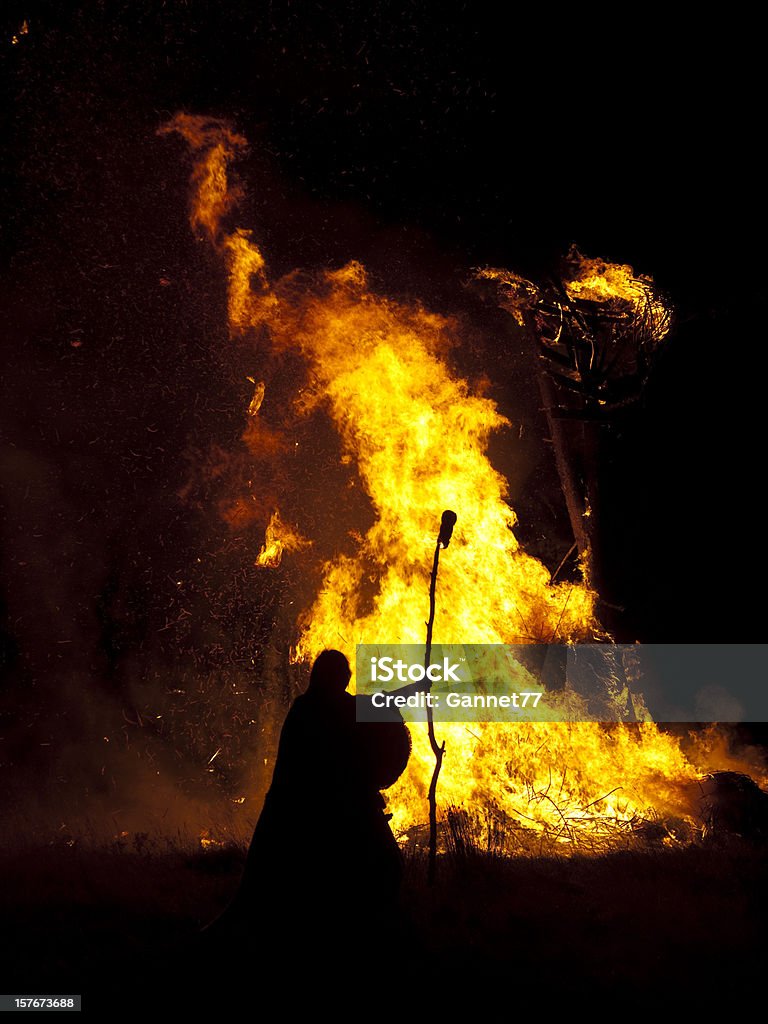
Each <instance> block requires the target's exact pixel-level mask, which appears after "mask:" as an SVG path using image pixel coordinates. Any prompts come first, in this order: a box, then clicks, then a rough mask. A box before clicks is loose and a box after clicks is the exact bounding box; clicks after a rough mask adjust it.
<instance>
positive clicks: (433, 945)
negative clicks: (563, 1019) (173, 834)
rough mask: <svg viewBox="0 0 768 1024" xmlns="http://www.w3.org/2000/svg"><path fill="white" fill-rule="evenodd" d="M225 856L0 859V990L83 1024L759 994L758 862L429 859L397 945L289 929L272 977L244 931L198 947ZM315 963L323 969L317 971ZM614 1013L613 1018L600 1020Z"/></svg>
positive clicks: (214, 906)
mask: <svg viewBox="0 0 768 1024" xmlns="http://www.w3.org/2000/svg"><path fill="white" fill-rule="evenodd" d="M241 857H242V854H241V853H240V855H239V856H238V853H237V852H234V853H233V852H228V851H224V852H215V853H206V854H195V855H185V854H184V853H183V852H182V851H181V849H180V848H178V849H176V850H170V851H168V852H166V853H159V852H156V851H155V852H152V851H149V852H147V851H145V852H143V853H137V852H136V851H135V850H123V851H118V850H117V849H113V850H109V849H104V850H102V851H101V852H90V853H89V852H87V851H83V850H77V849H75V850H68V851H65V852H64V853H62V852H61V851H60V850H53V849H49V850H37V851H34V853H33V854H32V855H31V856H27V857H24V858H19V857H10V858H9V857H8V855H5V856H4V858H3V863H2V873H3V878H4V880H5V881H6V883H8V884H9V895H6V897H5V898H4V900H3V919H4V928H3V945H2V963H3V969H2V977H3V979H4V984H5V987H6V989H7V988H8V985H9V983H11V982H12V989H13V990H14V991H18V992H21V991H22V990H25V991H26V990H27V989H28V990H29V991H35V992H53V991H57V992H75V991H77V992H78V993H80V992H82V993H83V996H84V1009H85V1010H90V1011H95V1010H96V1009H97V1008H98V1009H99V1010H101V1011H102V1012H103V1011H107V1010H112V1011H113V1012H114V1010H115V1009H116V1007H118V1006H119V1007H121V1008H122V1009H123V1010H127V1009H129V1008H130V1009H131V1010H133V1009H136V1010H142V1011H144V1012H146V1010H147V1009H148V1007H149V1006H150V1005H155V1006H157V1007H158V1008H159V1007H162V1009H163V1010H164V1011H166V1012H173V1011H174V1008H175V1010H176V1011H178V1010H179V1009H180V1008H182V1007H183V1008H185V1009H192V1008H194V1009H195V1010H196V1011H197V1012H202V1011H203V1009H205V1010H208V1011H210V1012H212V1013H220V1012H225V1011H226V1010H232V1009H233V1008H234V1007H236V1006H237V1004H239V1003H242V1002H245V1003H247V1004H250V1005H252V1006H255V1005H258V1004H259V1001H260V1000H262V999H264V998H266V996H267V995H268V994H271V995H274V996H276V997H277V998H278V1000H279V1005H282V1006H283V1007H284V1008H285V1009H286V1011H287V1010H288V1009H290V1008H291V1007H297V1008H298V1007H299V1006H301V1005H305V1004H309V1003H316V1004H318V1006H322V1005H327V1006H328V1007H335V1008H336V1009H337V1010H338V1011H339V1012H345V1011H349V1012H354V1011H355V1010H356V1009H357V1010H358V1011H362V1010H363V1009H365V1008H366V1007H369V1008H370V1009H372V1007H373V1006H374V1005H376V1004H378V1003H379V1001H380V1000H386V1002H387V1005H388V1006H389V1007H390V1008H391V1010H392V1012H398V1013H402V1012H408V1011H409V1009H410V1011H413V1010H414V1009H415V1008H417V1007H419V1006H423V1005H424V1002H423V1001H424V998H425V995H426V994H427V993H430V998H434V999H435V1001H436V1005H437V1006H438V1007H440V1008H441V1010H443V1011H450V1010H451V1009H453V1010H455V1009H456V1008H458V1007H466V1008H471V1007H472V1005H474V1006H475V1008H476V1010H477V1011H478V1012H481V1013H487V1012H489V1011H494V1012H495V1011H505V1010H506V1011H509V1010H510V1008H515V1009H522V1008H526V1009H536V1008H539V1009H540V1010H541V1011H544V1012H554V1011H555V1010H556V1009H557V1008H558V1007H560V1008H563V1009H564V1008H567V1007H570V1008H571V1010H572V1009H573V1007H574V1006H575V1005H576V1004H577V1003H581V1002H582V1001H587V1002H590V1001H592V1002H594V1003H595V1007H596V1009H597V1010H599V1011H600V1012H603V1013H607V1012H609V1011H610V1008H611V1007H614V1008H616V1007H617V1005H623V1006H625V1008H626V1007H632V1006H637V1005H638V1001H641V1002H642V1004H643V1005H644V1006H645V1007H646V1010H647V1012H649V1013H655V1012H660V1008H661V1007H662V1006H663V1007H666V1008H671V1007H673V1006H677V1005H679V1006H681V1007H682V1006H686V1007H688V1008H689V1009H693V1008H695V1007H698V1006H705V1005H709V1006H716V1005H720V1004H723V1005H724V1004H725V1003H726V1002H730V1004H731V1005H732V1007H738V1006H741V1005H743V1003H744V1001H745V1000H746V999H747V997H748V996H749V995H753V996H754V995H759V994H760V993H761V991H762V985H763V983H764V980H763V976H762V965H763V963H764V958H765V952H766V914H767V912H768V886H767V883H766V854H765V850H764V849H756V848H754V847H750V846H748V845H745V844H743V843H741V842H740V841H738V840H736V839H731V840H730V841H729V842H727V843H726V844H724V845H721V846H718V847H701V846H698V847H691V848H688V849H677V850H664V849H658V850H655V851H654V850H649V851H647V852H624V853H617V854H613V855H609V856H605V857H597V858H578V857H576V858H562V859H553V858H538V859H528V858H519V859H515V860H511V861H510V860H497V859H490V858H488V857H484V856H482V855H479V856H478V857H477V858H476V859H473V860H469V861H466V860H461V861H453V860H450V859H448V860H444V861H443V862H442V864H441V875H440V878H439V882H438V885H437V887H436V888H435V889H434V890H430V889H429V888H428V887H427V886H426V885H425V879H424V864H423V862H412V863H411V865H410V868H409V871H408V873H407V875H406V882H405V885H404V890H403V901H402V904H403V912H402V925H401V930H400V931H399V932H398V933H397V937H396V939H395V940H393V941H392V942H390V943H389V944H387V945H385V947H384V949H383V950H380V951H379V953H378V954H374V953H373V950H374V949H375V948H376V947H375V944H374V940H373V937H371V936H367V935H365V933H358V934H356V935H353V936H349V935H341V936H337V935H335V934H334V932H333V930H332V926H331V927H330V928H329V934H328V937H327V943H328V944H327V945H326V946H325V947H324V949H322V950H318V949H317V948H309V947H308V945H307V942H306V935H305V932H304V931H303V929H302V926H301V922H299V921H297V922H295V942H294V943H293V945H292V947H291V950H290V953H289V954H288V955H285V956H281V957H280V958H279V960H278V962H277V963H274V962H273V961H274V955H275V954H274V945H273V942H272V937H271V936H270V934H269V933H268V932H266V931H265V930H264V928H263V927H262V926H261V924H260V922H259V920H258V914H255V915H254V919H253V922H252V932H251V937H250V941H249V942H243V943H241V944H239V945H238V946H237V947H236V948H232V949H230V948H229V947H227V946H224V945H222V944H220V943H216V942H211V943H207V944H206V943H204V942H203V940H201V939H200V938H199V937H198V936H197V930H198V928H199V926H200V924H201V923H206V922H207V921H208V920H210V919H212V918H213V917H215V916H216V915H217V914H218V912H219V911H220V909H221V908H222V907H223V906H224V905H225V904H226V901H227V900H228V899H229V897H230V895H231V894H232V893H233V892H234V889H235V887H236V885H237V881H238V878H239V870H240V866H241ZM324 955H325V956H327V959H324ZM617 1012H618V1011H617Z"/></svg>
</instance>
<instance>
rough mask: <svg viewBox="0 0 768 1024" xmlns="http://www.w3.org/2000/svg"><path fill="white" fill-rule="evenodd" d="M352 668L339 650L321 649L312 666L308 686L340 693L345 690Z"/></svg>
mask: <svg viewBox="0 0 768 1024" xmlns="http://www.w3.org/2000/svg"><path fill="white" fill-rule="evenodd" d="M351 678H352V670H351V669H350V667H349V662H348V661H347V659H346V658H345V657H344V655H343V654H342V653H341V651H321V652H320V654H318V656H317V658H316V659H315V663H314V665H313V666H312V672H311V673H310V676H309V688H310V689H311V690H322V691H323V692H325V693H341V692H343V691H344V690H346V688H347V686H348V685H349V680H350V679H351Z"/></svg>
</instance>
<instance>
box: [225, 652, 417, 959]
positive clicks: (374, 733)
mask: <svg viewBox="0 0 768 1024" xmlns="http://www.w3.org/2000/svg"><path fill="white" fill-rule="evenodd" d="M351 675H352V673H351V671H350V668H349V662H348V661H347V659H346V658H345V657H344V655H343V654H342V653H341V652H340V651H333V650H327V651H323V652H322V654H320V655H319V657H318V658H317V660H316V661H315V663H314V665H313V667H312V672H311V675H310V681H309V687H308V689H307V690H306V692H305V693H303V694H302V695H301V696H299V697H297V698H296V700H295V701H294V703H293V705H292V706H291V709H290V711H289V712H288V715H287V717H286V719H285V723H284V725H283V729H282V733H281V735H280V743H279V747H278V753H277V760H276V763H275V769H274V773H273V776H272V785H271V787H270V789H269V792H268V793H267V796H266V799H265V801H264V808H263V810H262V813H261V816H260V817H259V821H258V823H257V825H256V829H255V831H254V835H253V840H252V842H251V846H250V849H249V852H248V858H247V861H246V866H245V872H244V875H243V880H242V884H241V887H240V891H239V893H238V896H237V897H236V900H235V904H234V905H233V909H234V911H235V919H236V920H237V921H238V922H239V923H240V927H241V929H242V928H246V929H248V930H249V931H251V932H252V931H253V930H258V931H259V932H260V934H261V935H262V937H266V936H267V935H268V936H270V941H272V940H274V941H275V942H276V943H277V944H278V946H282V947H283V948H286V949H287V948H290V947H292V946H293V945H295V943H296V942H297V941H298V942H300V943H301V945H302V946H303V945H304V944H305V943H306V942H307V941H311V942H313V943H320V946H319V951H320V952H321V951H322V943H323V941H324V940H326V939H328V938H330V937H331V936H334V935H335V936H338V935H343V936H344V937H346V938H347V939H348V941H350V940H351V941H356V940H359V939H361V938H362V937H363V935H364V936H365V938H366V941H368V940H370V939H371V937H379V938H381V937H382V936H383V935H385V934H386V932H387V929H388V928H389V927H390V926H391V925H392V923H393V921H394V913H395V906H396V901H397V894H398V888H399V883H400V876H401V860H400V851H399V848H398V846H397V843H396V841H395V839H394V836H393V835H392V831H391V829H390V827H389V820H388V816H387V815H386V814H385V803H384V799H383V797H382V795H381V792H380V790H381V789H383V788H386V787H387V786H389V785H391V784H392V783H393V782H394V781H395V780H396V779H397V778H398V776H399V775H400V774H401V773H402V771H403V770H404V768H405V766H406V763H407V761H408V756H409V754H410V735H409V733H408V730H407V727H406V726H405V724H404V723H403V721H402V719H401V718H400V716H399V715H396V716H395V717H394V719H393V720H391V721H386V722H372V723H369V722H366V723H363V722H358V721H357V715H356V701H358V700H367V699H369V698H367V697H363V696H358V697H355V696H353V695H352V694H350V693H348V692H347V685H348V684H349V681H350V678H351ZM337 955H338V950H337V949H336V947H334V952H333V956H337Z"/></svg>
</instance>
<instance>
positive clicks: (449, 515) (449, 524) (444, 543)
mask: <svg viewBox="0 0 768 1024" xmlns="http://www.w3.org/2000/svg"><path fill="white" fill-rule="evenodd" d="M456 518H457V517H456V513H455V512H451V511H450V509H446V510H445V512H443V515H442V518H441V520H440V532H439V533H438V535H437V543H436V544H435V557H434V559H433V560H432V575H431V577H430V580H429V622H427V624H426V626H427V647H426V651H425V652H424V672H425V676H424V678H425V679H427V678H428V676H427V675H426V672H427V669H428V668H429V664H430V659H431V655H432V627H433V626H434V624H435V588H436V587H437V565H438V562H439V561H440V548H441V547H443V548H447V547H448V545H449V543H450V540H451V536H452V534H453V528H454V526H455V525H456ZM427 732H428V734H429V745H430V746H431V747H432V753H433V754H434V755H435V767H434V770H433V772H432V781H431V782H430V784H429V795H428V800H429V871H428V879H429V884H430V885H434V882H435V878H436V877H437V780H438V777H439V775H440V769H441V768H442V765H443V755H444V754H445V740H443V742H442V743H438V742H437V739H436V737H435V723H434V719H433V717H432V707H431V705H429V704H428V705H427Z"/></svg>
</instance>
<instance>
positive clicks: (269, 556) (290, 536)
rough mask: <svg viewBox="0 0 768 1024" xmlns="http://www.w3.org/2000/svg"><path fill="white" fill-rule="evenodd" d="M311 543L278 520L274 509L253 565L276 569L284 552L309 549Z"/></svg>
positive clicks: (278, 516) (277, 514) (278, 517)
mask: <svg viewBox="0 0 768 1024" xmlns="http://www.w3.org/2000/svg"><path fill="white" fill-rule="evenodd" d="M311 543H312V542H311V541H309V540H306V539H305V538H304V537H302V536H301V534H300V533H298V532H297V531H296V530H293V529H291V527H290V526H287V525H286V524H285V523H284V522H283V521H282V519H281V518H280V512H279V511H278V510H277V509H275V511H274V512H273V513H272V518H271V519H270V520H269V524H268V525H267V534H266V538H265V540H264V544H263V546H262V548H261V551H259V554H258V556H257V558H256V561H255V563H254V564H255V565H261V566H264V568H267V569H276V568H277V567H278V565H280V562H281V561H282V558H283V552H284V551H301V549H302V548H306V547H309V546H310V544H311Z"/></svg>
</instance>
